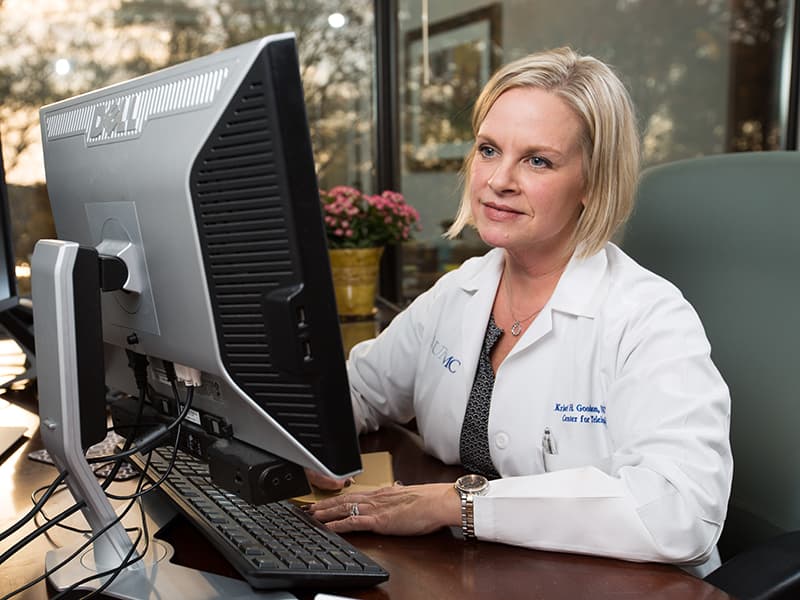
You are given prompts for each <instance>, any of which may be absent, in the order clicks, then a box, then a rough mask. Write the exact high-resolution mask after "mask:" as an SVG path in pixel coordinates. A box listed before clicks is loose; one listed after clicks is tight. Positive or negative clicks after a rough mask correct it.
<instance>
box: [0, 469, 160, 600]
mask: <svg viewBox="0 0 800 600" xmlns="http://www.w3.org/2000/svg"><path fill="white" fill-rule="evenodd" d="M143 483H144V473H142V474H141V476H140V477H139V482H138V484H137V488H141V486H142V485H143ZM82 504H83V503H82V502H80V503H76V505H75V506H78V505H82ZM134 504H135V500H132V501H131V502H129V503H128V505H127V506H126V507H125V509H124V510H123V511H122V512H121V513H120V514H119V515H118V516H116V517H115V518H114V519H112V520H111V521H110V522H109V523H107V524H106V525H104V526H103V527H102V528H101V529H100V530H98V531H97V532H96V533H93V534H92V535H91V536H90V537H89V538H87V539H86V540H85V541H84V542H83V543H82V544H81V545H80V546H78V547H77V548H76V549H75V550H74V551H73V552H72V553H71V554H69V555H68V556H67V557H65V558H64V559H62V560H61V562H59V563H58V564H56V565H54V566H53V567H52V568H51V569H47V570H45V572H44V573H42V574H41V575H39V576H38V577H36V578H35V579H33V580H31V581H29V582H28V583H26V584H25V585H23V586H21V587H19V588H17V589H16V590H14V591H12V592H10V593H9V594H7V595H5V596H3V597H2V598H0V600H8V598H11V597H12V596H15V595H17V594H19V593H21V592H23V591H25V590H26V589H28V588H30V587H32V586H34V585H36V584H37V583H39V582H40V581H42V580H44V579H46V578H48V577H50V575H52V574H53V573H55V572H56V571H57V570H58V569H60V568H62V567H63V566H64V565H66V564H67V563H69V562H70V561H71V560H73V559H74V558H75V557H76V556H78V555H79V554H80V553H81V552H83V551H84V550H86V548H88V547H89V546H90V545H91V544H93V543H94V542H95V541H96V540H97V539H98V538H99V537H100V536H101V535H103V534H104V533H105V532H106V531H108V530H109V529H110V528H111V527H113V526H114V525H116V524H117V523H119V522H120V521H121V520H122V519H123V518H124V517H125V515H127V514H128V512H129V511H130V509H131V507H132V506H133V505H134ZM73 508H74V507H73ZM65 512H66V511H65ZM73 512H74V511H73ZM70 514H71V513H70ZM62 515H63V513H62ZM66 516H69V515H64V516H63V517H62V516H61V515H59V517H57V518H58V519H62V518H65V517H66ZM51 523H52V522H51ZM142 523H143V525H142V527H141V528H139V527H131V528H125V531H126V532H129V533H130V532H132V531H139V532H140V535H139V536H137V538H136V540H135V542H134V543H133V548H132V550H135V548H136V546H138V544H139V540H141V535H142V534H141V532H142V530H144V531H147V521H146V519H143V521H142ZM147 548H149V539H147V540H146V545H145V553H146V551H147ZM145 553H142V555H141V556H144V554H145ZM131 555H132V551H129V552H128V554H126V557H125V558H124V559H123V561H122V563H120V565H122V564H123V563H125V566H124V567H122V568H125V567H127V566H130V565H131V564H133V563H134V562H135V560H139V558H141V556H139V557H137V558H136V559H135V560H128V558H129V557H130V556H131ZM117 569H119V567H115V568H114V569H111V570H110V571H108V572H104V573H98V574H96V575H94V576H92V577H89V578H88V579H87V580H86V581H89V580H91V579H93V578H95V577H104V576H105V575H107V574H109V573H111V572H113V571H115V570H117ZM120 571H121V570H120ZM82 582H83V583H85V581H83V580H82ZM77 585H81V582H78V583H77V584H73V586H71V588H68V589H67V590H64V591H62V592H61V594H63V593H66V592H67V591H72V590H74V589H75V587H77ZM61 594H59V595H61Z"/></svg>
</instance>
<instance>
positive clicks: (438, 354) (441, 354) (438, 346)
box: [431, 339, 461, 373]
mask: <svg viewBox="0 0 800 600" xmlns="http://www.w3.org/2000/svg"><path fill="white" fill-rule="evenodd" d="M431 354H432V355H433V356H434V357H435V358H436V359H438V360H440V361H442V366H443V367H444V368H445V369H447V370H448V371H450V372H451V373H455V372H456V371H457V370H458V367H460V366H461V361H460V360H459V359H457V358H456V357H455V356H453V355H452V354H450V351H449V350H448V349H447V346H445V345H444V344H442V343H441V342H440V341H439V340H437V339H434V340H433V342H432V343H431Z"/></svg>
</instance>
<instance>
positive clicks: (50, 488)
mask: <svg viewBox="0 0 800 600" xmlns="http://www.w3.org/2000/svg"><path fill="white" fill-rule="evenodd" d="M67 474H68V473H67V471H64V472H63V473H59V474H58V477H56V478H55V479H54V480H53V483H51V484H50V485H49V486H44V487H41V488H39V489H38V490H36V492H38V491H40V490H43V489H46V490H47V492H46V493H45V494H44V495H43V496H42V497H41V498H40V499H39V501H38V502H36V503H35V504H34V505H33V508H31V509H30V510H29V511H28V512H27V513H26V514H25V516H23V517H22V518H21V519H19V520H18V521H17V522H16V523H14V524H13V525H12V526H11V527H9V528H8V529H6V530H5V531H3V533H0V542H2V541H3V540H4V539H6V538H7V537H8V536H10V535H11V534H12V533H14V532H16V531H17V530H19V529H20V528H21V527H24V526H25V525H26V524H27V523H28V522H29V521H30V520H31V519H33V518H34V517H36V513H38V512H39V511H40V510H41V509H42V507H43V506H44V505H45V504H46V503H47V501H48V500H49V499H50V496H52V495H53V494H54V493H55V491H56V489H57V488H58V486H59V485H60V484H61V482H63V481H64V479H66V478H67ZM36 492H34V494H35V493H36Z"/></svg>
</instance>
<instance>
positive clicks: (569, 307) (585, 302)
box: [508, 250, 608, 358]
mask: <svg viewBox="0 0 800 600" xmlns="http://www.w3.org/2000/svg"><path fill="white" fill-rule="evenodd" d="M607 269H608V257H607V256H606V253H605V251H603V250H601V251H600V252H598V253H596V254H593V255H592V256H590V257H588V258H585V259H583V258H577V257H576V256H575V255H573V256H572V258H571V259H570V261H569V263H568V264H567V268H566V269H565V270H564V274H563V275H562V276H561V279H559V281H558V284H557V285H556V289H555V290H554V291H553V295H552V296H551V297H550V300H549V301H548V302H547V304H546V305H545V307H544V309H543V310H542V312H541V313H539V316H537V317H536V319H535V320H534V321H533V323H532V324H531V326H530V327H529V328H528V329H527V331H525V333H524V334H523V335H522V339H521V340H519V342H517V344H516V345H515V346H514V348H513V349H512V350H511V352H510V353H509V355H508V357H509V358H510V357H512V356H513V355H515V354H518V353H520V352H522V351H524V350H525V349H526V348H529V347H530V346H532V345H533V344H535V343H536V342H538V341H539V340H541V339H542V338H543V337H545V336H546V335H547V334H549V333H550V332H551V331H552V330H553V312H554V311H558V312H562V313H565V314H570V315H575V316H585V317H590V318H594V317H595V316H596V313H597V300H596V296H597V292H598V288H599V286H600V285H601V283H602V281H603V279H604V276H605V273H606V270H607Z"/></svg>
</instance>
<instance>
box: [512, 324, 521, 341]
mask: <svg viewBox="0 0 800 600" xmlns="http://www.w3.org/2000/svg"><path fill="white" fill-rule="evenodd" d="M520 333H522V325H521V324H520V322H519V321H514V324H513V325H512V326H511V335H513V336H514V337H518V336H519V334H520Z"/></svg>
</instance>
